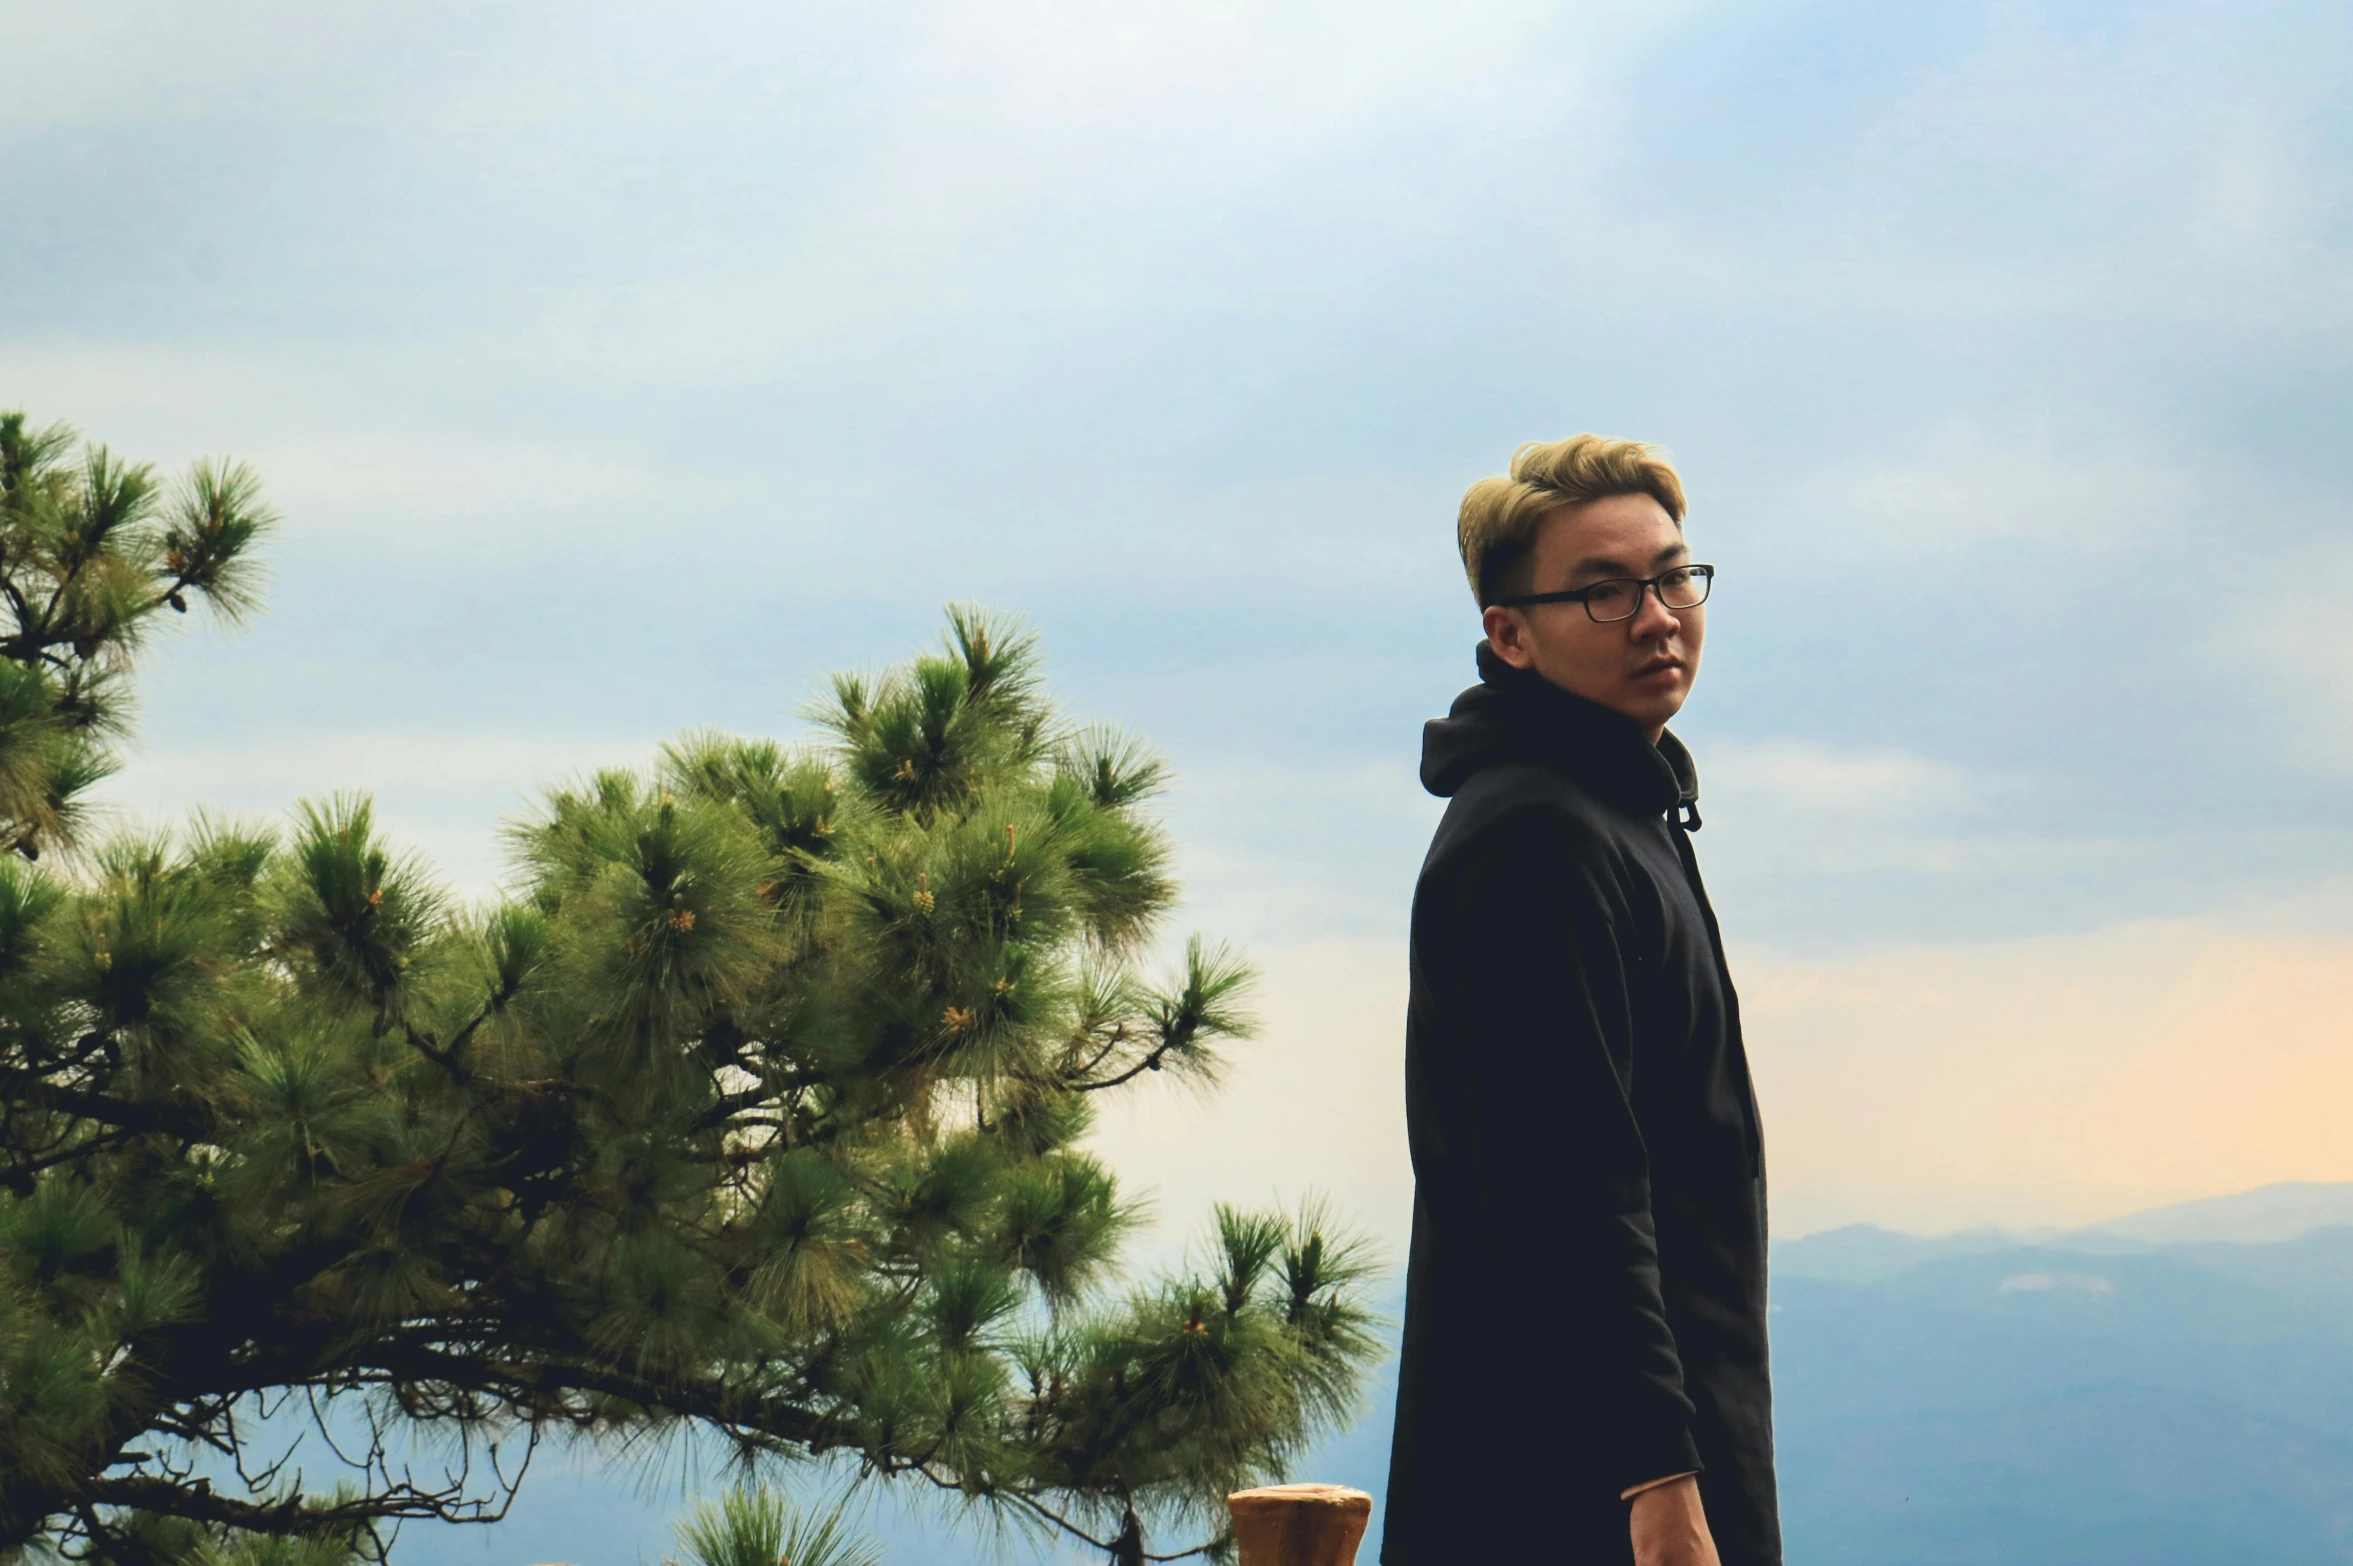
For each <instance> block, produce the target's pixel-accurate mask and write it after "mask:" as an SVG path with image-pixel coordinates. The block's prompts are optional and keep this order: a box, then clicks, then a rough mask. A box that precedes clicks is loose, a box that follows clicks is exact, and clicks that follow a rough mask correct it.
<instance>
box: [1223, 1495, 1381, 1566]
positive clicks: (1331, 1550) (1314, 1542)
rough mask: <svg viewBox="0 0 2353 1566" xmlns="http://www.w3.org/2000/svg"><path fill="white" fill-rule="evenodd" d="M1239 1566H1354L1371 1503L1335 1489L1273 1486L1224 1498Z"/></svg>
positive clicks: (1358, 1496)
mask: <svg viewBox="0 0 2353 1566" xmlns="http://www.w3.org/2000/svg"><path fill="white" fill-rule="evenodd" d="M1226 1510H1227V1511H1229V1512H1231V1513H1233V1514H1234V1542H1235V1543H1236V1544H1238V1545H1240V1546H1241V1550H1242V1566H1355V1562H1356V1546H1357V1545H1358V1544H1359V1543H1361V1542H1362V1541H1363V1539H1364V1529H1365V1524H1366V1523H1368V1522H1370V1521H1372V1516H1373V1498H1372V1497H1371V1496H1369V1495H1367V1494H1365V1493H1364V1492H1363V1491H1362V1490H1350V1489H1347V1488H1345V1487H1343V1486H1341V1485H1336V1484H1276V1485H1268V1486H1266V1487H1265V1488H1264V1489H1259V1490H1236V1491H1235V1492H1234V1493H1233V1494H1232V1495H1229V1496H1227V1497H1226Z"/></svg>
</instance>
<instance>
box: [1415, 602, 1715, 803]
mask: <svg viewBox="0 0 2353 1566" xmlns="http://www.w3.org/2000/svg"><path fill="white" fill-rule="evenodd" d="M1478 661H1479V683H1478V684H1476V685H1474V686H1472V687H1471V688H1470V689H1469V690H1466V691H1464V692H1463V693H1462V694H1461V695H1460V696H1457V697H1456V698H1455V699H1454V706H1453V707H1452V708H1451V709H1450V710H1449V711H1448V712H1447V714H1446V716H1445V717H1443V718H1432V719H1431V720H1430V721H1429V722H1427V723H1425V724H1423V725H1422V787H1424V788H1426V789H1428V790H1429V791H1430V792H1431V793H1433V794H1436V795H1438V796H1439V797H1440V798H1442V799H1444V798H1451V797H1452V796H1453V795H1454V794H1455V792H1456V791H1457V790H1459V789H1460V788H1461V787H1462V786H1463V784H1465V783H1467V782H1469V781H1470V779H1471V777H1472V776H1473V775H1474V774H1475V773H1477V772H1478V771H1480V770H1481V769H1482V768H1485V767H1491V766H1494V765H1496V764H1497V763H1499V762H1534V763H1536V764H1538V765H1540V766H1547V767H1552V768H1554V769H1556V770H1558V771H1560V772H1564V773H1566V774H1567V775H1568V776H1569V777H1571V778H1572V779H1574V780H1575V781H1576V782H1578V783H1579V784H1582V785H1583V786H1584V787H1585V788H1586V789H1588V790H1590V791H1591V792H1592V793H1593V794H1595V795H1597V796H1598V797H1600V798H1602V799H1605V800H1607V801H1609V802H1610V803H1611V804H1614V805H1616V806H1618V807H1619V808H1620V809H1623V810H1630V811H1634V812H1636V813H1637V814H1640V815H1664V814H1666V813H1667V812H1668V811H1670V810H1673V811H1679V812H1680V813H1681V815H1682V819H1683V824H1684V825H1685V826H1686V827H1689V828H1691V829H1693V830H1697V828H1698V826H1699V769H1698V768H1697V767H1696V766H1694V765H1693V763H1692V760H1691V752H1690V751H1688V750H1686V749H1684V747H1683V742H1682V741H1681V740H1679V739H1677V738H1675V736H1674V735H1673V734H1663V735H1661V736H1660V737H1659V742H1658V743H1657V744H1656V745H1653V744H1651V743H1650V742H1649V741H1648V740H1647V739H1645V738H1644V737H1643V734H1642V731H1641V730H1640V729H1639V728H1637V727H1635V725H1634V721H1633V720H1632V719H1631V718H1628V717H1626V716H1625V715H1624V714H1622V713H1617V712H1612V711H1611V710H1610V709H1609V708H1607V707H1604V706H1602V705H1600V704H1599V703H1597V702H1590V701H1587V700H1586V699H1585V698H1584V697H1582V696H1572V695H1570V694H1569V693H1568V692H1567V691H1564V690H1562V689H1561V688H1560V687H1559V686H1557V685H1554V684H1553V683H1552V682H1551V681H1549V680H1547V679H1545V678H1544V677H1543V676H1542V675H1540V674H1537V673H1536V672H1535V671H1534V670H1531V669H1515V668H1513V667H1512V666H1511V665H1510V664H1508V663H1505V662H1504V661H1503V660H1502V659H1501V658H1499V657H1497V656H1496V655H1495V649H1494V648H1492V647H1490V646H1488V645H1487V643H1485V642H1483V641H1482V642H1481V643H1479V649H1478Z"/></svg>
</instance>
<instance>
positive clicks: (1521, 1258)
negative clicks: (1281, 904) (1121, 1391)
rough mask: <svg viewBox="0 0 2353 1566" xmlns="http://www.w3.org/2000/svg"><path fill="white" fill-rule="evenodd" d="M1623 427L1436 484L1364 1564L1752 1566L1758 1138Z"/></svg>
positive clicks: (1648, 508)
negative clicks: (1446, 649)
mask: <svg viewBox="0 0 2353 1566" xmlns="http://www.w3.org/2000/svg"><path fill="white" fill-rule="evenodd" d="M1683 511H1684V503H1683V486H1682V482H1681V480H1680V479H1678V478H1677V476H1676V474H1675V470H1674V469H1673V468H1672V467H1670V466H1669V465H1668V464H1667V462H1666V460H1665V458H1664V457H1663V456H1662V455H1661V454H1660V453H1659V452H1658V451H1657V450H1656V449H1655V448H1653V447H1650V446H1646V445H1643V444H1642V443H1640V442H1637V441H1621V440H1608V439H1604V438H1602V437H1600V436H1595V435H1578V436H1573V437H1572V438H1570V439H1568V440H1565V441H1560V442H1557V443H1553V444H1549V445H1543V444H1539V445H1529V446H1524V447H1522V448H1521V449H1520V451H1519V452H1518V454H1517V455H1515V456H1514V457H1513V459H1512V465H1511V475H1510V477H1508V478H1492V479H1484V480H1482V481H1480V482H1479V483H1477V484H1474V485H1472V486H1471V489H1470V492H1469V493H1468V494H1467V495H1465V496H1464V497H1463V504H1462V518H1461V524H1460V530H1459V537H1460V541H1461V547H1462V559H1463V567H1464V570H1465V571H1466V572H1467V573H1468V575H1469V577H1470V581H1471V589H1472V591H1473V592H1474V593H1476V594H1477V595H1478V600H1479V610H1480V616H1481V621H1482V624H1483V625H1484V627H1485V630H1486V640H1485V641H1484V642H1482V643H1481V644H1480V646H1479V649H1478V663H1479V676H1480V681H1479V683H1478V684H1477V685H1474V686H1472V687H1471V688H1470V689H1469V690H1467V691H1465V692H1463V694H1462V695H1461V697H1459V698H1458V699H1457V700H1456V701H1455V704H1454V708H1453V711H1452V712H1451V713H1450V714H1449V715H1448V716H1446V717H1444V718H1440V719H1435V720H1433V721H1432V722H1430V723H1429V724H1428V725H1426V726H1425V729H1424V733H1423V741H1422V782H1423V783H1424V785H1425V786H1427V787H1428V788H1429V790H1430V791H1431V792H1432V793H1434V794H1438V795H1441V796H1446V797H1449V798H1450V801H1451V802H1450V803H1449V805H1448V806H1447V810H1446V815H1445V819H1444V820H1443V821H1441V822H1440V823H1439V827H1438V832H1437V836H1436V837H1435V838H1434V839H1433V840H1432V842H1431V844H1430V853H1429V857H1428V859H1427V860H1425V861H1424V863H1423V866H1422V875H1421V882H1420V885H1419V886H1418V887H1417V888H1416V890H1415V893H1414V908H1413V992H1412V1003H1411V1009H1410V1015H1409V1020H1408V1022H1407V1032H1406V1112H1407V1123H1408V1127H1409V1131H1410V1135H1411V1140H1412V1146H1413V1164H1414V1177H1415V1198H1414V1227H1413V1252H1412V1263H1411V1267H1410V1270H1409V1273H1408V1276H1407V1281H1406V1308H1405V1345H1404V1354H1403V1363H1402V1365H1401V1367H1400V1386H1399V1390H1398V1403H1397V1432H1396V1441H1395V1448H1394V1455H1393V1457H1392V1461H1391V1468H1390V1478H1389V1505H1388V1515H1387V1529H1386V1543H1385V1545H1384V1547H1383V1550H1382V1556H1381V1558H1382V1560H1383V1561H1384V1562H1386V1563H1388V1566H1455V1563H1463V1566H1470V1563H1481V1566H1484V1563H1490V1562H1492V1563H1495V1566H1505V1563H1510V1566H1518V1563H1521V1562H1528V1563H1538V1562H1541V1563H1547V1566H1550V1563H1558V1566H1608V1563H1623V1562H1627V1561H1633V1562H1636V1563H1638V1566H1716V1563H1718V1562H1721V1563H1723V1566H1778V1563H1779V1562H1780V1560H1781V1535H1780V1522H1779V1517H1778V1511H1777V1508H1776V1505H1775V1499H1774V1487H1773V1434H1772V1392H1771V1385H1770V1381H1769V1377H1768V1371H1767V1365H1766V1354H1765V1176H1764V1145H1763V1138H1762V1134H1761V1132H1760V1129H1759V1126H1758V1120H1757V1109H1756V1099H1755V1095H1754V1093H1753V1092H1752V1091H1751V1088H1750V1085H1749V1073H1748V1060H1747V1056H1746V1054H1745V1052H1744V1051H1743V1049H1742V1047H1741V1039H1740V1013H1739V1008H1738V1004H1737V1002H1736V1001H1735V999H1734V997H1733V993H1732V981H1731V977H1730V975H1729V974H1728V973H1727V972H1726V969H1725V966H1724V955H1723V945H1722V942H1721V939H1720V938H1719V936H1718V934H1717V931H1716V919H1715V914H1714V913H1713V911H1712V910H1711V909H1710V908H1709V906H1708V900H1707V894H1706V892H1705V890H1704V889H1703V888H1702V887H1701V885H1700V878H1699V866H1698V863H1697V861H1696V860H1695V859H1694V858H1693V857H1692V849H1691V839H1690V834H1691V833H1692V832H1694V831H1696V830H1697V829H1698V827H1699V824H1700V822H1699V808H1698V798H1699V789H1698V780H1697V775H1696V773H1695V772H1694V770H1693V767H1692V762H1691V755H1690V753H1689V752H1688V751H1686V750H1685V749H1684V748H1683V746H1682V744H1681V742H1680V741H1678V740H1677V739H1676V738H1675V737H1674V736H1673V735H1672V734H1669V733H1668V732H1667V728H1666V725H1667V720H1668V719H1670V718H1672V717H1674V715H1675V714H1676V712H1677V711H1679V710H1680V709H1681V707H1682V705H1683V701H1684V698H1685V697H1686V696H1687V695H1689V694H1690V691H1691V684H1692V680H1693V679H1694V678H1695V677H1696V676H1697V675H1698V673H1699V655H1700V645H1701V642H1702V641H1703V639H1704V637H1705V634H1706V629H1707V620H1706V612H1705V610H1704V609H1703V608H1702V607H1701V606H1702V605H1703V604H1704V602H1705V601H1706V598H1707V591H1708V586H1709V584H1710V582H1711V581H1712V580H1713V578H1714V572H1713V570H1712V569H1711V568H1710V567H1709V566H1707V565H1704V564H1699V563H1695V562H1694V561H1693V560H1692V558H1691V552H1690V549H1689V548H1688V547H1687V546H1686V544H1685V542H1684V538H1683V530H1682V520H1683Z"/></svg>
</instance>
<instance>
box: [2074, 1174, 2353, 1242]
mask: <svg viewBox="0 0 2353 1566" xmlns="http://www.w3.org/2000/svg"><path fill="white" fill-rule="evenodd" d="M2340 1224H2348V1225H2353V1181H2341V1180H2340V1181H2321V1180H2290V1181H2285V1182H2283V1183H2281V1184H2279V1185H2266V1186H2261V1187H2259V1188H2257V1189H2255V1190H2252V1191H2242V1192H2240V1193H2239V1194H2238V1195H2236V1196H2216V1197H2210V1198H2208V1199H2206V1200H2205V1201H2199V1202H2181V1203H2177V1204H2176V1205H2174V1206H2172V1207H2155V1208H2151V1209H2150V1210H2149V1211H2147V1212H2140V1213H2133V1214H2131V1215H2130V1216H2128V1217H2124V1218H2116V1219H2111V1220H2110V1221H2109V1222H2107V1223H2102V1224H2095V1225H2093V1226H2092V1228H2091V1230H2090V1231H2088V1232H2092V1233H2099V1234H2112V1235H2116V1236H2119V1237H2121V1238H2123V1239H2128V1240H2139V1241H2142V1242H2144V1243H2147V1244H2151V1245H2179V1244H2184V1243H2187V1242H2192V1241H2199V1240H2207V1241H2235V1242H2237V1243H2239V1244H2270V1243H2274V1242H2276V1241H2280V1240H2292V1239H2294V1238H2296V1237H2297V1236H2298V1235H2300V1234H2306V1233H2309V1232H2311V1231H2312V1230H2314V1229H2320V1228H2326V1227H2329V1226H2331V1225H2340Z"/></svg>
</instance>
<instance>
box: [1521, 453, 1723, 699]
mask: <svg viewBox="0 0 2353 1566" xmlns="http://www.w3.org/2000/svg"><path fill="white" fill-rule="evenodd" d="M1690 558H1691V551H1690V549H1689V548H1687V547H1686V546H1685V545H1684V542H1683V530H1682V529H1681V528H1679V527H1677V526H1676V525H1675V519H1674V518H1673V517H1670V516H1668V515H1667V510H1666V507H1664V506H1662V505H1660V504H1659V503H1658V502H1657V501H1655V500H1653V499H1651V497H1650V496H1648V495H1612V496H1610V497H1609V498H1607V499H1606V500H1590V501H1587V502H1586V503H1585V504H1583V505H1581V506H1571V507H1568V508H1566V509H1565V510H1561V511H1555V512H1553V513H1552V514H1551V515H1550V516H1548V517H1546V518H1545V519H1544V520H1543V521H1542V522H1540V523H1538V524H1537V527H1536V547H1535V549H1534V551H1533V552H1532V557H1531V567H1532V569H1531V572H1530V576H1529V580H1528V587H1527V591H1529V592H1531V593H1557V592H1565V591H1568V590H1570V589H1572V588H1579V587H1589V586H1591V585H1592V584H1593V583H1595V582H1598V581H1601V580H1603V579H1604V578H1607V577H1629V576H1630V577H1653V576H1656V575H1658V574H1659V573H1660V572H1661V571H1665V570H1667V569H1669V568H1671V567H1673V566H1676V565H1679V564H1681V563H1682V562H1684V561H1686V560H1689V559H1690ZM1484 620H1485V624H1486V627H1487V640H1488V641H1489V642H1490V643H1492V644H1493V646H1494V648H1495V651H1496V654H1497V656H1499V657H1501V658H1502V659H1503V661H1504V662H1506V663H1508V664H1510V665H1511V666H1512V667H1513V668H1515V669H1533V670H1535V671H1536V672H1537V673H1538V674H1541V675H1543V676H1544V677H1545V678H1546V679H1547V680H1550V681H1551V682H1552V683H1553V684H1555V685H1557V686H1559V687H1560V688H1561V689H1562V690H1564V691H1567V692H1569V693H1570V694H1572V695H1576V696H1582V697H1584V698H1585V699H1586V700H1587V701H1590V702H1598V703H1599V704H1600V705H1602V706H1604V707H1607V708H1609V709H1610V710H1611V711H1613V712H1620V713H1624V714H1625V715H1626V716H1627V717H1629V718H1632V719H1633V720H1634V721H1635V722H1636V723H1638V724H1640V725H1641V726H1642V729H1643V731H1644V732H1645V733H1647V734H1648V735H1649V736H1650V737H1651V739H1652V740H1653V741H1656V740H1657V739H1658V737H1659V734H1660V732H1661V731H1662V730H1664V729H1665V728H1666V726H1667V720H1668V719H1670V718H1672V717H1674V716H1675V714H1676V713H1677V712H1679V711H1681V710H1682V707H1683V698H1684V697H1686V696H1688V695H1690V694H1691V682H1692V680H1693V679H1694V678H1695V677H1696V676H1697V675H1698V674H1699V646H1700V642H1701V641H1702V640H1703V639H1705V637H1706V635H1707V629H1708V620H1707V607H1706V605H1704V604H1703V605H1701V606H1699V607H1698V608H1695V609H1682V610H1676V609H1669V608H1667V607H1666V606H1665V605H1664V604H1662V603H1660V602H1659V600H1658V595H1657V594H1656V593H1649V592H1646V593H1644V594H1643V595H1642V607H1641V608H1640V609H1639V610H1638V611H1636V613H1635V615H1634V617H1633V618H1632V619H1630V620H1620V621H1618V622H1616V623H1615V624H1611V625H1596V624H1595V623H1594V622H1593V619H1592V617H1591V616H1589V615H1587V614H1586V612H1585V606H1584V605H1583V604H1579V603H1558V604H1527V605H1523V606H1521V607H1518V608H1512V609H1506V608H1500V607H1497V608H1490V609H1488V610H1487V611H1486V614H1485V616H1484Z"/></svg>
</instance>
